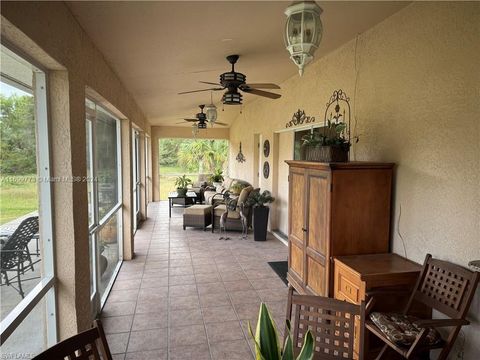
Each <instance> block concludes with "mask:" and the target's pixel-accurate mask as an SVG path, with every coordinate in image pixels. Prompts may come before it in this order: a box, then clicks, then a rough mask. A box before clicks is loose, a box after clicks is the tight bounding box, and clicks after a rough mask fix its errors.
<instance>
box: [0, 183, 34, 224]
mask: <svg viewBox="0 0 480 360" xmlns="http://www.w3.org/2000/svg"><path fill="white" fill-rule="evenodd" d="M34 179H36V175H26V176H21V175H2V176H0V225H1V224H5V223H6V222H9V221H11V220H14V219H16V218H19V217H21V216H23V215H26V214H28V213H31V212H32V211H35V210H38V200H37V183H36V181H33V180H34Z"/></svg>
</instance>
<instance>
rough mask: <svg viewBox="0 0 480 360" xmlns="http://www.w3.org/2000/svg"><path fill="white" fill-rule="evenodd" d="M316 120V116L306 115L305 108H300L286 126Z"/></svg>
mask: <svg viewBox="0 0 480 360" xmlns="http://www.w3.org/2000/svg"><path fill="white" fill-rule="evenodd" d="M313 122H315V116H307V115H305V111H304V110H300V109H298V110H297V111H296V112H295V113H294V114H293V116H292V120H290V121H289V122H287V124H286V125H285V127H286V128H289V127H292V126H296V125H302V124H309V123H313Z"/></svg>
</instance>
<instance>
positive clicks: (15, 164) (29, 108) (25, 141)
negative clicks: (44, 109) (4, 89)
mask: <svg viewBox="0 0 480 360" xmlns="http://www.w3.org/2000/svg"><path fill="white" fill-rule="evenodd" d="M0 138H1V141H0V172H1V173H2V174H17V175H18V174H32V173H36V172H37V165H36V141H35V116H34V99H33V96H29V95H16V94H15V95H11V96H9V97H6V96H4V95H0Z"/></svg>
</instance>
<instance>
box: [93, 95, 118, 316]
mask: <svg viewBox="0 0 480 360" xmlns="http://www.w3.org/2000/svg"><path fill="white" fill-rule="evenodd" d="M86 99H87V100H89V101H91V102H92V103H94V104H95V107H100V108H101V109H102V111H104V112H106V113H107V114H108V115H109V116H110V117H112V118H113V119H114V120H115V122H116V126H117V160H118V161H117V175H118V186H117V191H118V194H117V195H118V201H117V203H116V204H115V205H114V206H113V208H112V209H111V210H110V211H109V212H108V213H107V214H105V215H104V216H103V218H101V219H100V218H99V212H98V210H99V206H98V182H97V181H96V177H97V157H96V156H95V151H96V149H95V144H96V134H95V133H96V131H95V129H96V119H97V117H96V115H95V116H94V117H93V118H92V119H85V121H86V122H87V121H90V122H91V128H90V130H91V133H90V140H91V149H90V152H91V159H90V160H91V161H92V169H93V171H92V172H93V173H92V174H91V177H92V179H88V180H92V181H93V194H92V202H93V204H94V205H93V223H92V224H91V225H89V229H88V230H89V236H91V238H92V256H93V258H94V259H95V264H94V265H95V266H94V267H93V279H95V281H94V284H93V292H92V294H90V301H91V303H92V312H93V314H92V315H94V316H95V315H97V314H98V313H99V312H100V310H101V308H102V307H103V306H104V305H105V302H106V300H107V297H108V294H109V293H110V290H111V288H112V286H113V283H114V282H115V278H116V277H117V275H118V272H119V270H120V267H121V266H122V262H123V212H122V205H123V200H122V143H121V139H122V133H121V131H122V129H121V120H120V119H118V118H117V117H116V116H115V115H113V114H112V113H111V112H110V111H108V109H106V108H105V107H104V106H102V105H100V104H99V103H98V101H95V100H94V99H92V98H90V97H88V96H87V97H86ZM95 112H96V110H95ZM117 213H119V216H118V223H117V226H118V236H119V238H118V263H117V265H116V266H115V269H114V271H113V274H112V277H111V278H110V281H109V283H108V284H107V286H106V288H105V292H104V294H103V296H101V297H100V292H99V289H98V285H99V283H100V276H101V275H100V273H99V271H98V266H99V262H98V259H99V254H98V251H97V249H98V244H97V241H98V233H99V232H100V231H101V230H102V228H103V227H104V226H105V224H107V223H108V222H109V221H110V220H111V219H112V218H113V217H114V216H117ZM91 265H92V259H90V266H91Z"/></svg>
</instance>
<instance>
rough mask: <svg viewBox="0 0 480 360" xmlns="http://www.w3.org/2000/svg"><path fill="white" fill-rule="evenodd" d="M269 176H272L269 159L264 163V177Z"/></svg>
mask: <svg viewBox="0 0 480 360" xmlns="http://www.w3.org/2000/svg"><path fill="white" fill-rule="evenodd" d="M269 176H270V164H269V163H268V161H265V162H264V163H263V177H264V178H265V179H268V177H269Z"/></svg>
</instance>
